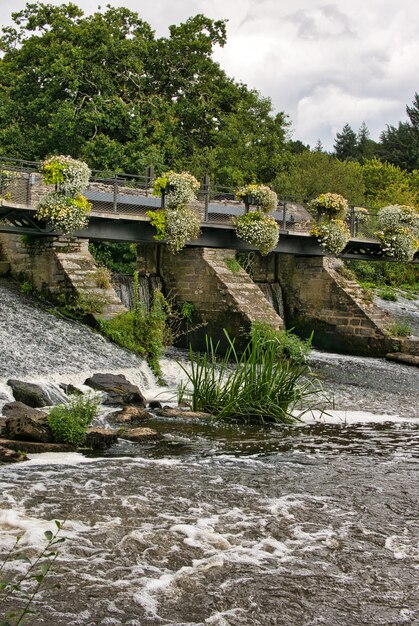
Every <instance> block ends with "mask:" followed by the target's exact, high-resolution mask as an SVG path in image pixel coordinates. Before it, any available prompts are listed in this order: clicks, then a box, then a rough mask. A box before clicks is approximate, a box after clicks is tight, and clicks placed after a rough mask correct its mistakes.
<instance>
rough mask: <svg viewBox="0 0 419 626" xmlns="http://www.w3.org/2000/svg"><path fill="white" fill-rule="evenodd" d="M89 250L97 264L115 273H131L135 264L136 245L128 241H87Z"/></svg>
mask: <svg viewBox="0 0 419 626" xmlns="http://www.w3.org/2000/svg"><path fill="white" fill-rule="evenodd" d="M89 252H90V253H91V254H92V256H93V258H94V259H95V261H96V263H97V265H101V266H104V267H107V268H108V269H109V270H111V272H115V273H116V274H133V273H134V272H135V269H136V266H137V246H136V244H129V243H110V242H107V241H95V242H94V243H89Z"/></svg>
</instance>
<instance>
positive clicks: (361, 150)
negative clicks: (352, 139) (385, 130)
mask: <svg viewBox="0 0 419 626" xmlns="http://www.w3.org/2000/svg"><path fill="white" fill-rule="evenodd" d="M377 147H378V146H377V143H376V142H375V141H373V140H372V139H371V138H370V131H369V130H368V127H367V125H366V124H365V122H362V124H361V126H360V127H359V130H358V134H357V136H356V151H357V159H358V161H359V162H360V163H363V161H365V159H372V158H373V156H375V154H376V152H377Z"/></svg>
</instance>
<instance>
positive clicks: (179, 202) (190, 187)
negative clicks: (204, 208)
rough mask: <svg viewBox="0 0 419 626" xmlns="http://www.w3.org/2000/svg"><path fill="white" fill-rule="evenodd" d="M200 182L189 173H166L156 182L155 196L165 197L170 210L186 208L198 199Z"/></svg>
mask: <svg viewBox="0 0 419 626" xmlns="http://www.w3.org/2000/svg"><path fill="white" fill-rule="evenodd" d="M199 187H200V184H199V182H198V181H197V179H196V178H195V176H192V174H189V172H180V173H178V172H173V171H170V172H166V173H165V174H163V176H160V177H159V178H156V180H155V181H154V189H153V195H155V196H161V195H164V198H165V205H166V206H167V207H168V208H169V209H175V208H177V207H179V206H185V205H186V204H188V203H189V202H192V201H193V200H194V199H195V197H196V192H197V191H198V189H199Z"/></svg>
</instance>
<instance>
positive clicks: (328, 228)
mask: <svg viewBox="0 0 419 626" xmlns="http://www.w3.org/2000/svg"><path fill="white" fill-rule="evenodd" d="M311 234H312V235H314V236H315V237H317V241H318V242H319V244H320V245H321V246H322V247H323V248H325V249H326V250H327V251H328V252H329V253H330V254H339V253H340V252H342V250H343V249H344V247H345V246H346V244H347V243H348V241H349V237H350V232H349V228H348V227H347V225H346V224H345V222H343V221H342V220H330V221H329V222H324V223H322V224H319V225H317V226H313V228H312V229H311Z"/></svg>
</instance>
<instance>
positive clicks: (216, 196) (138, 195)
mask: <svg viewBox="0 0 419 626" xmlns="http://www.w3.org/2000/svg"><path fill="white" fill-rule="evenodd" d="M154 178H155V176H154V170H153V168H152V167H149V168H147V172H146V174H145V175H144V176H141V175H133V174H123V173H113V172H103V171H99V170H93V171H92V175H91V178H90V181H89V185H88V187H87V188H86V190H85V191H84V192H83V193H84V194H85V195H86V197H87V198H88V199H89V200H90V202H92V205H93V208H92V214H93V215H118V216H127V217H129V218H130V219H140V220H146V219H147V216H146V213H147V211H149V210H156V209H158V208H160V207H161V206H162V198H160V197H155V196H153V194H152V192H153V185H154ZM50 191H51V186H48V185H45V184H44V182H43V177H42V175H41V173H40V163H38V162H35V161H25V160H20V159H10V158H5V157H0V198H3V199H4V200H6V201H7V202H10V203H12V204H15V205H18V206H23V207H26V208H36V206H37V204H38V203H39V201H40V200H41V199H42V198H43V197H44V196H45V195H47V194H48V193H49V192H50ZM306 204H307V202H306V199H304V198H302V197H301V196H286V197H285V196H284V197H281V198H280V199H279V201H278V206H277V208H276V209H275V211H274V212H273V213H272V215H273V217H274V218H275V219H276V221H277V222H278V224H279V226H280V229H281V230H283V231H292V232H304V233H307V232H309V230H310V228H311V226H312V224H313V223H314V222H315V219H314V218H313V217H312V216H311V215H310V214H309V213H308V212H307V210H306V209H305V208H304V207H305V206H306ZM194 205H195V207H196V208H197V209H198V210H199V212H200V215H201V221H202V224H203V225H205V224H208V225H220V226H225V227H228V226H230V225H231V217H232V216H240V215H244V214H245V213H246V211H247V210H249V207H246V205H245V204H244V203H243V202H242V201H239V200H236V195H235V189H233V188H230V187H221V186H216V185H212V184H210V180H209V177H208V176H206V177H204V179H203V181H202V184H201V188H200V189H199V190H198V193H197V200H196V202H195V203H194ZM347 224H348V226H349V227H350V231H351V236H352V237H353V238H358V239H369V240H375V239H376V238H375V236H374V232H375V231H376V230H377V209H371V208H369V209H366V208H360V207H350V210H349V213H348V216H347Z"/></svg>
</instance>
